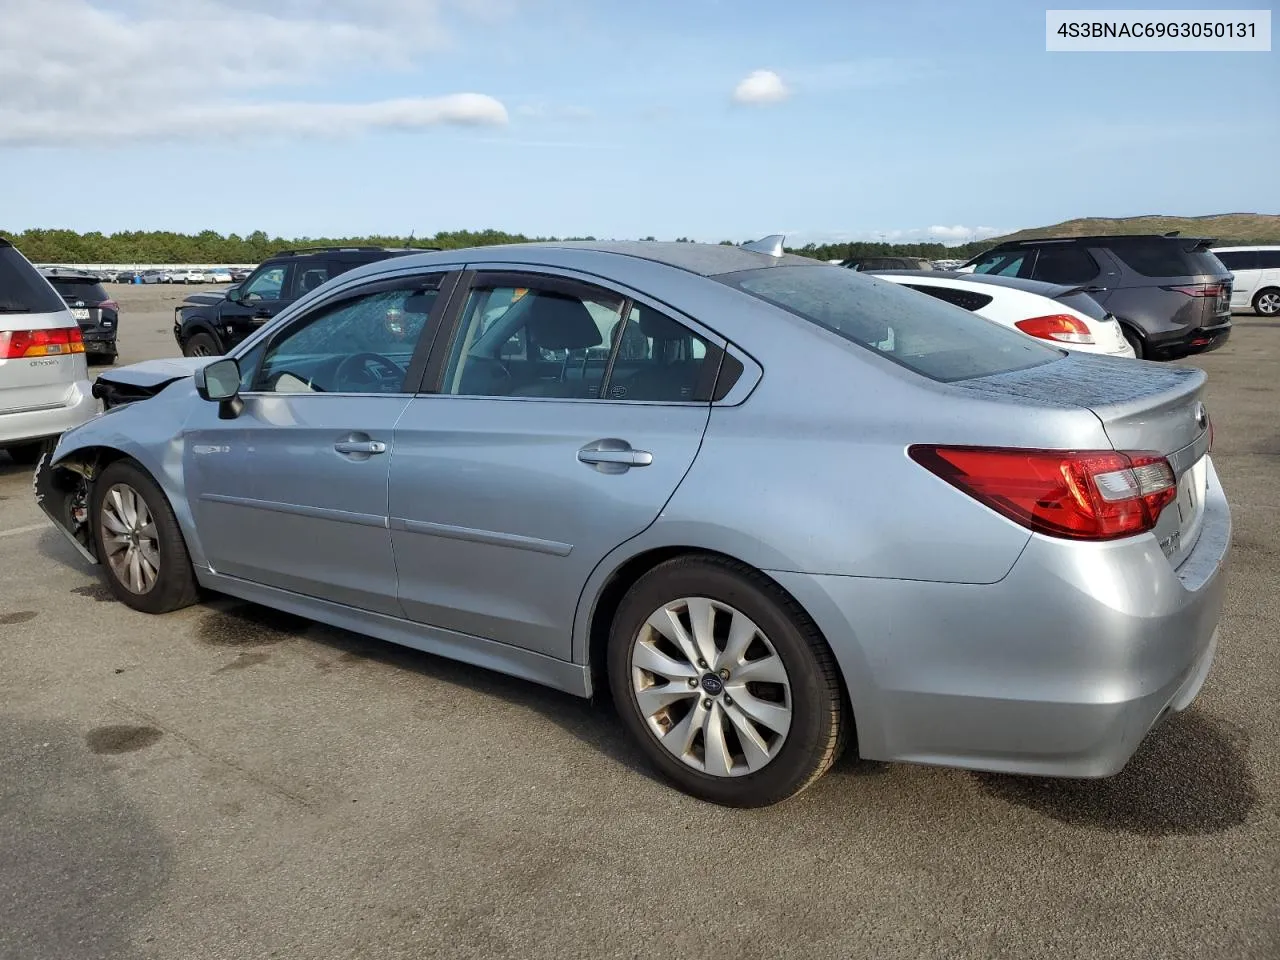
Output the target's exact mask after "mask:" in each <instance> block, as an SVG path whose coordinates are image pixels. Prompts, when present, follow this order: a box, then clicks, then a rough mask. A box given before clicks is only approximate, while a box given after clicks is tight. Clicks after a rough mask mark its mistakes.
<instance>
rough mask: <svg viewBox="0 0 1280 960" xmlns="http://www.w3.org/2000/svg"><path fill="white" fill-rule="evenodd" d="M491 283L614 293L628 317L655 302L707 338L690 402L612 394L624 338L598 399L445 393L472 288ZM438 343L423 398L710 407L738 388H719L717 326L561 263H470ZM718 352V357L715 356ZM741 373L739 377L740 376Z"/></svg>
mask: <svg viewBox="0 0 1280 960" xmlns="http://www.w3.org/2000/svg"><path fill="white" fill-rule="evenodd" d="M486 287H526V288H531V289H538V290H547V291H549V292H552V293H560V294H564V295H566V296H571V297H582V298H584V299H590V298H592V297H595V296H599V293H600V292H605V293H609V294H612V295H613V296H616V297H618V298H620V299H621V300H623V305H622V311H623V312H622V314H621V315H622V316H623V317H627V316H629V314H630V311H631V307H632V305H633V304H637V303H638V304H639V305H640V306H642V307H644V306H649V308H650V309H652V310H656V311H658V312H660V313H662V314H665V315H666V316H668V317H670V318H671V319H672V320H673V321H675V322H676V323H679V324H680V325H681V326H684V327H687V328H688V329H689V330H690V331H691V332H692V333H695V334H697V335H698V336H699V337H701V338H702V339H703V340H705V341H706V342H707V347H708V349H707V355H706V358H705V360H706V362H704V363H703V365H702V369H701V370H700V371H699V376H698V383H697V385H696V386H695V388H694V397H693V399H690V400H627V399H619V398H614V397H609V396H606V395H605V394H606V393H607V391H606V389H605V388H606V386H607V385H608V382H609V379H608V378H609V375H610V374H611V373H612V372H613V363H614V360H615V358H616V357H617V353H618V350H619V349H620V348H621V345H622V338H621V337H619V338H618V341H617V342H616V343H614V344H613V345H612V346H611V348H610V350H609V360H608V362H607V364H606V366H605V375H604V377H603V378H602V379H601V381H600V394H601V395H600V396H598V397H501V396H498V397H487V396H471V395H463V394H459V395H456V396H455V395H454V394H447V393H444V392H443V388H444V373H445V368H446V367H447V366H448V364H449V357H450V356H451V355H452V353H453V346H454V343H455V342H456V340H457V338H458V337H459V336H461V335H462V313H463V310H464V308H465V306H466V303H467V301H468V299H469V298H470V295H471V291H472V290H474V289H477V288H486ZM436 330H437V332H436V337H435V345H434V348H433V350H432V352H431V356H430V357H429V358H428V360H427V363H426V367H425V369H424V371H423V375H422V378H421V380H420V381H419V384H418V389H417V391H416V392H417V394H418V395H419V396H435V397H451V398H453V399H458V400H510V401H532V402H534V403H628V404H639V405H642V406H707V405H709V404H711V403H713V402H715V401H716V400H719V399H722V398H723V397H724V396H725V395H726V394H727V393H728V392H729V390H730V388H732V386H733V382H729V383H727V384H726V385H725V386H724V387H723V389H721V388H720V387H719V376H720V370H721V368H722V367H723V366H724V357H725V346H726V344H727V341H726V340H725V338H724V337H722V336H720V335H719V334H718V333H716V332H715V331H713V330H708V329H707V328H706V327H705V326H703V325H702V324H700V323H698V322H697V321H696V320H694V319H693V318H691V317H689V316H687V315H685V314H684V313H683V312H681V311H679V310H676V309H674V308H672V307H671V306H669V305H667V304H665V303H662V302H661V301H658V300H655V299H654V298H652V297H647V296H644V295H641V294H636V293H633V292H632V291H630V290H628V289H627V288H626V287H625V286H624V285H622V284H618V283H615V282H613V281H611V280H609V279H607V278H604V277H596V276H594V275H590V274H588V275H583V276H579V275H577V274H576V273H569V272H566V271H564V270H563V269H561V268H557V267H545V266H538V265H525V264H510V265H508V264H493V265H489V264H469V265H468V268H467V269H466V270H465V271H463V272H462V273H461V274H460V275H459V277H458V281H457V283H456V284H455V286H454V288H453V292H452V296H451V298H450V302H449V304H448V307H447V309H446V311H445V313H444V315H443V316H442V317H441V322H440V324H439V325H438V326H437V328H436ZM713 354H714V355H713ZM740 375H741V374H740V372H737V373H735V376H734V380H735V381H736V379H737V377H738V376H740Z"/></svg>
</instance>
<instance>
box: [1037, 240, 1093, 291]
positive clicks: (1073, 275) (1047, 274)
mask: <svg viewBox="0 0 1280 960" xmlns="http://www.w3.org/2000/svg"><path fill="white" fill-rule="evenodd" d="M1101 272H1102V271H1101V270H1099V268H1098V262H1097V261H1096V260H1094V259H1093V257H1092V256H1091V255H1090V253H1089V251H1088V250H1085V249H1084V248H1083V247H1077V246H1062V247H1054V246H1046V247H1041V248H1040V250H1039V251H1038V256H1037V257H1036V261H1035V266H1034V267H1033V268H1032V271H1031V279H1033V280H1043V281H1044V282H1045V283H1088V282H1089V281H1090V280H1093V279H1095V278H1096V277H1097V276H1098V274H1099V273H1101Z"/></svg>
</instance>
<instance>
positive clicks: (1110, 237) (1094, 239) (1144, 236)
mask: <svg viewBox="0 0 1280 960" xmlns="http://www.w3.org/2000/svg"><path fill="white" fill-rule="evenodd" d="M1216 239H1217V238H1216V237H1184V236H1181V235H1174V236H1169V235H1167V234H1163V233H1107V234H1097V235H1095V236H1089V237H1033V238H1031V239H1029V240H1005V241H1004V242H1003V243H997V244H996V245H995V246H993V247H992V248H991V249H992V250H1006V249H1009V248H1011V247H1031V246H1035V245H1037V244H1044V243H1062V244H1067V243H1093V244H1099V245H1101V246H1105V245H1106V244H1108V243H1112V242H1115V241H1117V240H1128V241H1133V240H1168V241H1170V242H1174V243H1194V244H1210V243H1213V242H1214V241H1215V240H1216Z"/></svg>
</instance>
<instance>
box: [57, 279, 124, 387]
mask: <svg viewBox="0 0 1280 960" xmlns="http://www.w3.org/2000/svg"><path fill="white" fill-rule="evenodd" d="M45 279H47V280H48V281H49V282H50V283H51V284H53V289H55V290H57V291H58V293H59V294H60V295H61V296H62V299H63V300H64V301H65V302H66V304H67V306H68V307H69V308H70V310H71V316H72V317H73V318H75V321H76V323H78V324H79V325H80V334H81V336H82V337H83V339H84V353H85V359H86V360H87V361H88V362H89V363H104V364H110V363H114V362H115V359H116V356H117V355H118V354H119V349H118V348H117V339H118V334H119V331H120V304H118V303H117V302H116V301H115V300H114V299H113V298H112V297H111V295H110V294H109V293H107V291H106V290H105V289H104V288H103V286H102V282H101V281H100V280H99V279H98V278H97V276H96V275H95V274H90V273H77V272H75V271H73V270H57V271H50V272H46V273H45Z"/></svg>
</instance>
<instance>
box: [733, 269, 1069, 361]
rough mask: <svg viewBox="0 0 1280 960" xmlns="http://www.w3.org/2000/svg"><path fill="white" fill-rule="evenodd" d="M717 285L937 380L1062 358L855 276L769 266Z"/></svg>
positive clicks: (952, 309)
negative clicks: (748, 296) (796, 317)
mask: <svg viewBox="0 0 1280 960" xmlns="http://www.w3.org/2000/svg"><path fill="white" fill-rule="evenodd" d="M716 279H718V280H720V281H722V282H724V283H727V284H729V285H730V286H733V287H736V288H737V289H739V290H742V291H744V292H745V293H748V294H750V295H751V296H754V297H757V298H759V299H761V300H764V301H766V302H767V303H771V304H773V305H774V306H777V307H781V308H782V309H783V310H786V311H788V312H790V313H793V314H795V315H796V316H798V317H802V318H804V319H805V320H808V321H809V322H811V323H815V324H817V325H818V326H820V327H822V328H823V329H825V330H828V331H830V332H831V333H834V334H836V335H837V336H840V337H843V338H844V339H845V340H848V341H850V342H851V343H855V344H857V345H858V346H860V347H862V348H864V349H866V350H870V351H873V352H875V353H878V354H879V355H881V356H883V357H885V358H886V359H889V360H892V361H893V362H894V363H897V364H900V365H901V366H904V367H906V368H907V369H909V370H912V371H914V372H915V373H918V374H921V375H922V376H925V377H928V378H930V379H932V380H939V381H942V382H951V381H955V380H965V379H969V378H972V377H987V376H991V375H992V374H996V373H1005V372H1007V371H1010V370H1021V369H1024V368H1026V367H1033V366H1037V365H1039V364H1042V363H1049V362H1050V361H1053V360H1057V359H1060V358H1061V357H1062V353H1061V352H1060V351H1059V350H1057V349H1055V348H1053V347H1050V346H1047V345H1044V344H1040V343H1038V342H1036V341H1035V340H1034V339H1033V338H1031V337H1028V336H1026V335H1025V334H1022V333H1020V332H1018V331H1016V330H1010V329H1008V328H1005V327H1001V326H999V325H998V324H995V323H992V322H991V321H989V320H985V319H983V318H982V317H978V316H975V315H974V314H972V313H969V312H968V311H967V310H964V309H961V308H959V307H956V306H954V305H952V304H949V303H944V302H943V301H941V300H937V299H934V298H931V297H918V296H916V294H915V293H914V292H913V291H910V290H905V289H902V288H901V287H899V286H898V285H897V284H896V283H891V282H889V281H888V280H876V279H874V278H872V277H866V276H859V275H858V274H857V273H854V272H852V271H849V270H840V269H837V268H834V267H828V266H822V265H814V266H796V267H765V268H763V269H760V270H744V271H741V272H739V273H730V274H724V275H722V276H720V277H717V278H716Z"/></svg>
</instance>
